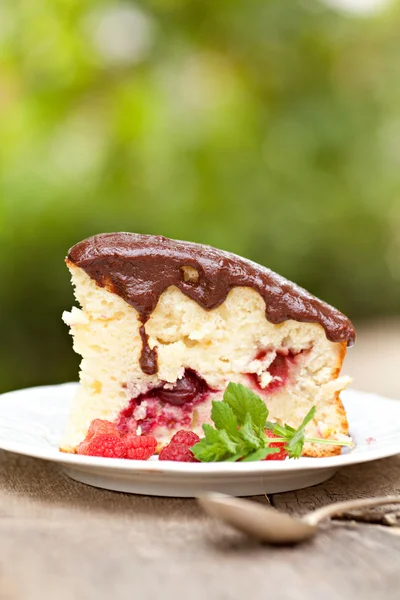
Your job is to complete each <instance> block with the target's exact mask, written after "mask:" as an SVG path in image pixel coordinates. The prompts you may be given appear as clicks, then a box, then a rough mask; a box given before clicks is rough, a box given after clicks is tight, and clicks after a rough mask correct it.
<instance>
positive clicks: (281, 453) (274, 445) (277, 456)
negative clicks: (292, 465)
mask: <svg viewBox="0 0 400 600" xmlns="http://www.w3.org/2000/svg"><path fill="white" fill-rule="evenodd" d="M265 435H266V436H267V437H269V438H275V437H277V436H276V435H275V434H274V433H272V431H269V429H266V430H265ZM268 448H279V449H280V450H279V452H275V453H274V454H267V456H266V457H265V460H285V458H287V456H288V453H287V450H286V447H285V442H272V443H271V444H268Z"/></svg>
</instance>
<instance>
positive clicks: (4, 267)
mask: <svg viewBox="0 0 400 600" xmlns="http://www.w3.org/2000/svg"><path fill="white" fill-rule="evenodd" d="M119 6H121V5H119V4H118V3H117V2H115V1H113V0H88V1H86V2H82V1H81V0H21V1H19V2H15V0H3V1H2V2H1V6H0V56H1V57H2V58H1V64H0V90H1V91H0V114H1V118H0V140H1V144H0V275H1V281H2V288H1V294H0V315H1V317H0V318H1V323H0V325H1V346H2V347H1V355H2V362H1V366H0V389H1V390H6V389H9V388H12V387H19V386H24V385H31V384H38V383H46V382H56V381H63V380H66V379H74V378H76V369H77V360H76V358H75V357H74V356H73V354H72V351H71V348H70V339H69V338H68V335H67V331H66V328H65V327H64V326H63V325H62V324H61V322H60V314H61V312H62V310H63V309H68V308H69V307H70V305H71V303H72V292H71V290H70V287H69V281H68V275H67V271H66V269H65V268H64V266H63V257H64V255H65V254H66V251H67V249H68V247H69V246H71V245H73V244H74V243H75V242H77V241H78V240H80V239H81V238H84V237H87V236H89V235H91V234H93V233H96V232H101V231H113V230H128V231H138V232H147V233H162V234H164V235H167V236H170V237H176V238H181V239H191V240H194V241H200V242H205V243H210V244H213V245H216V246H219V247H222V248H225V249H227V250H232V251H234V252H237V253H239V254H243V255H245V256H248V257H249V258H252V259H254V260H256V261H258V262H261V263H263V264H265V265H267V266H269V267H271V268H273V269H275V270H277V271H279V272H281V273H282V274H283V275H285V276H287V277H289V278H290V279H294V280H296V281H297V282H298V283H300V284H301V285H303V286H305V287H307V288H308V289H310V291H312V292H313V293H315V294H317V295H319V296H321V297H322V298H323V299H325V300H328V301H329V302H331V303H333V304H335V305H337V306H338V307H339V308H341V309H342V310H343V311H345V312H348V313H349V314H350V316H352V317H353V318H354V317H355V318H359V317H365V316H369V315H373V314H380V313H381V314H386V313H388V312H395V311H397V310H398V305H399V295H400V283H399V277H400V263H399V260H398V255H399V236H398V230H399V226H400V203H399V187H400V186H399V183H400V178H399V164H400V146H399V142H398V138H399V122H400V120H399V117H400V115H399V112H400V108H399V107H400V88H399V86H398V83H397V82H398V71H399V67H400V58H399V57H400V36H399V35H398V31H399V26H400V11H399V8H398V4H397V3H394V4H393V8H392V10H391V11H388V12H387V13H383V14H381V15H378V16H375V17H370V18H363V19H361V18H359V19H357V18H355V17H351V18H350V17H346V16H345V15H343V14H339V13H336V12H334V11H332V10H330V9H328V8H326V7H325V5H324V4H322V3H320V2H319V1H318V0H309V1H308V2H292V1H289V0H280V1H279V2H276V1H273V0H237V1H236V2H231V1H228V0H218V1H215V2H205V1H204V0H194V1H192V2H184V1H183V0H149V1H147V2H145V1H144V0H142V1H141V2H137V3H133V2H128V1H125V3H124V4H123V5H122V6H123V7H125V8H126V7H127V8H129V7H132V8H133V9H136V13H135V15H136V17H135V15H133V16H134V17H135V18H136V25H134V23H133V22H132V23H131V26H132V27H133V30H132V33H131V34H129V31H128V34H129V35H128V36H127V38H128V41H129V40H130V43H131V42H132V40H134V41H135V40H139V42H140V36H141V35H142V38H143V36H144V39H145V42H144V43H142V46H141V47H140V44H139V42H137V44H139V50H138V47H136V49H135V44H134V45H133V46H132V48H133V49H132V52H131V56H130V57H129V56H128V59H127V58H126V57H125V58H124V59H122V58H121V56H120V55H118V43H117V44H116V42H115V34H114V38H112V30H113V26H112V23H113V22H114V23H115V20H114V21H113V17H112V15H113V13H112V11H115V10H116V9H117V8H118V7H119ZM138 10H139V11H140V18H138V12H137V11H138ZM110 15H111V17H110ZM110 18H111V21H110ZM107 20H108V21H107ZM123 21H124V22H126V23H128V24H129V22H130V21H129V18H126V19H123ZM107 22H108V25H107ZM110 23H111V26H110ZM143 23H144V24H143ZM136 26H137V28H138V29H134V27H136ZM107 27H108V29H107ZM119 27H121V19H120V21H119ZM114 29H115V28H114ZM110 31H111V34H110ZM110 35H111V38H112V39H111V42H110ZM122 37H123V36H122V35H119V33H118V30H117V38H118V39H117V42H118V40H119V39H120V38H121V39H122ZM125 37H126V36H125ZM104 40H106V41H104ZM107 40H108V41H107ZM135 43H136V42H135ZM110 44H111V47H113V48H114V50H113V51H110ZM116 46H117V48H116V50H115V47H116ZM113 53H114V54H113Z"/></svg>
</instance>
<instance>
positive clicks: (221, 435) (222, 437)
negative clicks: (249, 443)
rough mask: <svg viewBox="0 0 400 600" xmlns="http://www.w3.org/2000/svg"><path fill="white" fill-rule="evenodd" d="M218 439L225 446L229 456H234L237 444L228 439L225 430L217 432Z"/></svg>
mask: <svg viewBox="0 0 400 600" xmlns="http://www.w3.org/2000/svg"><path fill="white" fill-rule="evenodd" d="M218 433H219V438H220V440H221V442H222V443H223V444H225V448H226V449H227V450H228V452H229V453H230V454H236V451H237V448H238V446H237V444H236V443H235V442H234V440H232V439H231V438H230V437H229V434H228V432H227V431H225V429H221V430H220V431H219V432H218Z"/></svg>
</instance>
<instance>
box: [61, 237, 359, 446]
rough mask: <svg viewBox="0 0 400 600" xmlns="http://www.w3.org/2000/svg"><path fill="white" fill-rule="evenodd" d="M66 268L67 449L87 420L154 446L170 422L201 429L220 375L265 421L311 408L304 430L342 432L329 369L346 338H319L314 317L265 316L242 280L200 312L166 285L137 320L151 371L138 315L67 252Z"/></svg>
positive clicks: (166, 436)
mask: <svg viewBox="0 0 400 600" xmlns="http://www.w3.org/2000/svg"><path fill="white" fill-rule="evenodd" d="M143 237H146V243H147V242H148V237H149V236H143ZM157 239H159V238H157ZM133 260H134V259H133ZM67 265H68V268H69V269H70V272H71V275H72V282H73V285H74V288H75V295H76V299H77V301H78V302H79V304H80V306H81V308H77V307H74V308H72V310H71V311H70V312H65V313H64V315H63V319H64V321H65V323H66V324H67V325H69V327H70V330H71V334H72V336H73V339H74V349H75V351H76V352H77V353H78V354H80V355H81V356H82V362H81V370H80V387H79V390H78V392H77V394H76V396H75V398H74V400H73V404H72V408H71V413H70V418H69V422H68V426H67V430H66V432H65V436H64V439H63V441H62V444H61V450H63V451H65V452H75V451H76V448H77V446H78V444H79V443H80V442H81V441H82V440H83V439H84V438H85V436H86V433H87V430H88V427H89V425H90V422H91V421H92V420H93V419H96V418H100V419H107V420H110V421H114V422H116V423H117V424H118V426H119V427H120V428H121V431H122V430H123V431H132V432H134V433H139V434H140V433H146V434H147V433H148V434H151V435H154V436H155V437H156V439H157V440H158V441H159V443H160V447H162V445H164V444H166V443H168V441H169V440H170V438H171V437H172V436H173V435H174V433H176V431H178V430H180V429H191V430H192V431H194V432H195V433H197V434H199V435H201V434H202V424H203V423H210V422H211V420H210V413H211V403H212V400H220V399H222V396H223V393H224V390H225V388H226V385H227V384H228V383H229V382H230V381H233V382H237V383H242V384H244V385H246V386H248V387H251V388H252V389H253V390H254V391H255V392H256V393H257V394H259V396H260V397H262V398H263V399H264V400H265V402H266V404H267V406H268V408H269V411H270V416H269V419H270V420H278V421H282V422H286V423H289V424H290V425H292V426H294V427H297V426H299V425H300V423H301V421H302V419H303V418H304V416H305V415H306V413H307V412H308V411H309V410H310V408H311V407H312V406H314V405H315V406H316V408H317V413H316V417H315V419H314V421H313V422H311V423H310V424H309V426H308V428H307V435H308V436H309V437H325V438H328V437H329V438H330V439H341V438H342V437H343V436H345V435H347V434H348V423H347V419H346V415H345V411H344V409H343V406H342V403H341V401H340V396H339V395H340V391H341V390H342V389H344V388H345V387H346V385H347V384H348V382H349V378H348V377H343V376H342V377H340V376H339V373H340V369H341V366H342V362H343V359H344V356H345V354H346V348H347V342H346V341H345V340H343V341H331V340H329V339H328V337H327V335H326V330H325V329H324V327H323V326H322V325H321V324H320V323H318V322H301V321H298V320H294V319H287V320H284V321H283V322H281V323H278V324H274V323H272V322H270V321H269V320H268V319H267V318H266V302H265V298H263V297H262V296H261V294H260V293H259V292H258V291H256V290H255V289H254V288H252V287H249V286H239V285H237V286H235V287H232V289H230V290H229V291H228V292H227V294H226V297H225V299H224V301H223V302H222V303H220V304H219V305H218V306H216V307H215V308H212V309H204V308H203V307H202V306H201V305H200V304H199V303H198V302H196V301H195V300H194V299H192V298H190V297H188V296H187V295H186V294H185V293H183V291H181V290H180V289H178V287H176V286H175V285H169V286H168V287H166V288H165V289H164V291H162V293H160V295H159V298H158V301H157V304H156V306H155V308H154V310H153V311H152V312H151V313H150V314H149V315H148V317H147V320H146V323H145V334H146V337H147V340H146V342H147V344H148V348H149V350H150V351H151V350H153V349H156V356H157V372H155V373H153V374H147V373H145V372H144V371H143V361H142V360H141V359H142V358H143V357H142V354H143V329H142V325H143V319H142V316H141V315H140V312H139V311H138V310H137V309H136V308H135V307H134V306H132V305H131V304H130V303H128V302H127V301H126V299H123V297H121V295H119V294H118V293H115V292H116V290H115V289H113V290H112V289H111V288H112V286H111V285H108V284H107V281H104V280H103V281H102V284H101V285H99V283H98V282H97V281H96V280H95V278H93V277H91V276H90V275H89V274H88V273H87V272H86V270H84V268H81V267H80V266H77V265H76V264H74V262H72V261H71V260H70V259H67ZM181 266H182V267H185V270H184V278H185V280H189V281H190V279H192V281H194V282H195V280H196V277H197V276H198V270H196V269H195V268H194V267H191V266H190V265H189V266H188V265H181ZM103 268H104V265H103ZM288 283H289V282H288ZM130 285H131V286H134V285H135V281H132V282H130ZM318 302H320V301H318ZM326 306H327V305H326ZM267 309H268V307H267ZM332 310H334V309H332ZM338 314H339V315H340V313H338ZM343 319H345V317H343ZM338 453H340V447H338V446H322V445H316V444H306V445H305V447H304V455H306V456H329V455H334V454H338Z"/></svg>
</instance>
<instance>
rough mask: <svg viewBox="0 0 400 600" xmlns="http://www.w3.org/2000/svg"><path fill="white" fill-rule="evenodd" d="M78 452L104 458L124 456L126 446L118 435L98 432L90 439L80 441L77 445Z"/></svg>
mask: <svg viewBox="0 0 400 600" xmlns="http://www.w3.org/2000/svg"><path fill="white" fill-rule="evenodd" d="M78 454H84V455H86V456H103V457H104V458H125V456H126V447H125V444H124V442H123V441H122V440H121V439H120V437H119V436H117V435H110V434H107V433H100V434H96V435H94V436H93V437H92V438H91V439H90V440H85V441H84V442H81V443H80V444H79V446H78Z"/></svg>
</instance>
